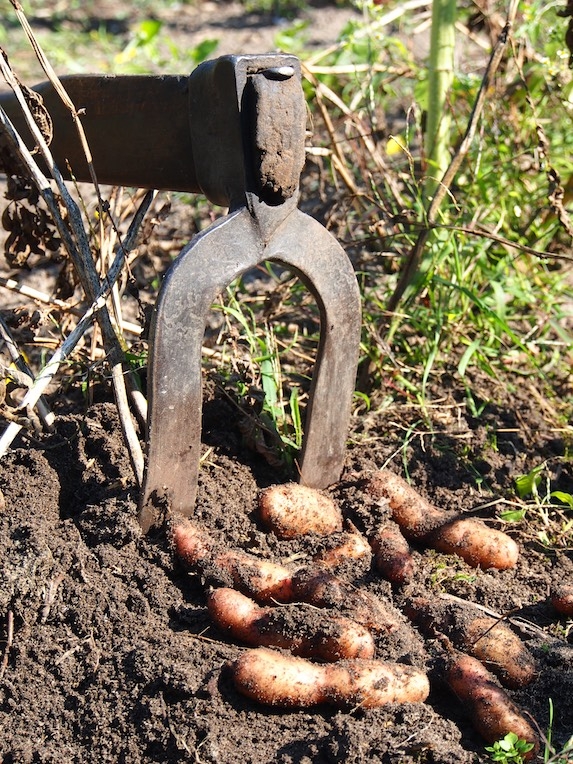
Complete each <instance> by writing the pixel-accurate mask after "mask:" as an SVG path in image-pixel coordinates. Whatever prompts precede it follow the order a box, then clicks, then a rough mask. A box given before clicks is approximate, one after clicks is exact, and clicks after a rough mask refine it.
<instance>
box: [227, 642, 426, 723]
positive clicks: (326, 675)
mask: <svg viewBox="0 0 573 764" xmlns="http://www.w3.org/2000/svg"><path fill="white" fill-rule="evenodd" d="M231 671H232V676H233V680H234V683H235V686H236V688H237V690H238V691H239V692H240V693H242V694H243V695H246V696H247V697H249V698H251V699H253V700H255V701H257V702H258V703H264V704H265V705H268V706H278V707H281V708H308V707H310V706H315V705H318V704H320V703H329V704H331V705H333V706H336V707H338V708H353V707H356V706H363V707H364V708H372V707H375V706H384V705H387V704H388V703H420V702H423V701H424V700H426V698H427V697H428V693H429V684H428V678H427V677H426V675H425V674H424V673H423V672H421V671H419V670H418V669H415V668H413V667H411V666H403V665H400V664H391V663H384V662H382V661H376V660H352V661H342V662H340V663H336V664H329V665H316V664H314V663H311V662H310V661H308V660H305V659H303V658H295V657H293V656H291V655H284V654H283V653H279V652H276V651H274V650H267V649H265V648H259V649H257V650H247V651H245V652H244V653H243V654H242V655H241V656H240V657H239V658H238V659H237V660H236V661H235V662H234V663H233V665H232V666H231Z"/></svg>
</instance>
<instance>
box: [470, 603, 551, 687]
mask: <svg viewBox="0 0 573 764" xmlns="http://www.w3.org/2000/svg"><path fill="white" fill-rule="evenodd" d="M464 642H465V643H466V645H467V646H468V652H471V654H472V655H473V656H474V657H475V658H478V659H479V660H480V661H482V662H483V663H485V664H487V666H488V668H490V669H491V671H493V673H494V674H496V675H497V676H498V677H499V679H500V680H501V682H502V684H504V685H505V686H506V687H510V688H516V687H525V686H526V685H528V684H530V682H532V681H533V680H534V679H535V675H536V665H535V660H534V658H533V656H532V655H531V653H530V652H529V651H528V650H527V649H526V647H525V645H524V644H523V642H522V641H521V640H520V639H519V637H518V636H517V635H516V634H514V633H513V631H512V630H511V629H510V628H509V627H508V626H506V625H505V624H504V623H501V622H500V621H498V620H497V619H496V618H491V617H490V616H482V617H481V618H474V619H473V620H472V621H470V622H469V623H468V624H467V625H466V627H465V630H464ZM470 648H471V649H470Z"/></svg>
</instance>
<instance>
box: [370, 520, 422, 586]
mask: <svg viewBox="0 0 573 764" xmlns="http://www.w3.org/2000/svg"><path fill="white" fill-rule="evenodd" d="M370 545H371V547H372V551H373V552H374V564H375V566H376V569H377V570H378V572H379V573H381V574H382V576H384V578H386V579H387V580H388V581H390V582H391V583H393V584H397V585H398V586H403V585H404V584H406V583H408V581H410V580H411V578H412V576H413V575H414V570H415V565H414V558H413V557H412V553H411V552H410V547H409V546H408V542H407V541H406V539H405V538H404V536H403V535H402V533H401V532H400V528H399V526H398V524H397V523H395V522H392V520H388V521H387V522H386V523H384V524H383V525H381V526H379V527H378V528H377V529H376V532H375V533H374V535H373V536H372V537H371V538H370Z"/></svg>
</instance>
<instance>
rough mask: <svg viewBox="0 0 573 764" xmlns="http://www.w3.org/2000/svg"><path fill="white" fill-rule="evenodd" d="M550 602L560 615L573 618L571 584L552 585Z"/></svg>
mask: <svg viewBox="0 0 573 764" xmlns="http://www.w3.org/2000/svg"><path fill="white" fill-rule="evenodd" d="M551 604H552V605H553V607H554V608H555V610H557V612H558V613H561V615H564V616H566V617H567V618H573V584H556V585H555V586H553V587H552V589H551Z"/></svg>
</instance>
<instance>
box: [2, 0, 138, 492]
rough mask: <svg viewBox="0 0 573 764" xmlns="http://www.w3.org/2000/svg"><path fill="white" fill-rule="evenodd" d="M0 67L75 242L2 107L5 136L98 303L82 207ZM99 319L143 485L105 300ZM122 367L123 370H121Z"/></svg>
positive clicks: (131, 451)
mask: <svg viewBox="0 0 573 764" xmlns="http://www.w3.org/2000/svg"><path fill="white" fill-rule="evenodd" d="M20 10H21V9H20ZM0 69H1V71H2V74H3V75H4V78H5V79H6V82H7V83H8V84H9V85H10V87H11V88H12V90H13V91H14V94H15V95H16V98H17V99H18V102H19V104H20V107H21V109H22V111H23V114H24V117H25V119H26V122H27V124H28V126H29V128H30V131H31V133H32V135H33V137H34V140H35V141H36V143H37V145H38V147H39V149H40V151H41V153H42V156H43V158H44V161H45V162H46V164H47V166H48V168H49V170H50V173H51V175H52V177H53V178H54V180H55V181H56V184H57V186H58V189H59V191H60V193H61V196H62V199H63V201H64V203H65V205H66V208H67V211H68V216H69V220H70V226H71V229H72V231H73V233H74V238H75V242H74V240H73V239H72V237H71V235H70V232H69V229H68V227H67V225H66V224H65V223H64V221H63V219H62V217H61V215H60V212H59V209H58V206H57V204H56V202H55V199H54V194H53V192H52V189H51V186H50V184H49V182H48V180H47V179H46V178H45V176H44V175H43V174H42V173H41V172H40V170H39V168H38V166H37V164H36V162H35V161H34V159H33V157H32V156H31V154H30V152H29V151H28V149H27V148H26V146H25V144H24V143H23V141H22V139H21V138H20V136H19V135H18V134H17V132H16V130H15V129H14V126H13V125H12V123H11V122H10V120H9V118H8V116H7V115H6V113H5V112H4V110H3V109H2V108H1V107H0V122H1V123H2V125H3V126H4V128H5V133H6V135H5V137H6V139H7V140H8V142H9V144H11V148H12V149H13V151H14V153H15V154H16V155H17V156H18V157H19V159H20V160H21V161H22V162H23V163H24V164H25V166H26V167H27V168H28V169H29V172H30V175H31V177H32V179H33V180H34V182H35V183H36V185H37V188H38V190H39V192H40V193H41V195H42V197H43V198H44V200H45V201H46V204H47V205H48V208H49V209H50V212H51V213H52V216H53V218H54V221H55V223H56V227H57V229H58V232H59V233H60V236H61V237H62V241H63V242H64V244H65V246H66V249H67V250H68V252H69V255H70V257H71V258H72V261H73V263H74V266H75V268H76V270H77V273H78V276H79V278H80V281H81V282H82V286H83V288H84V291H85V293H86V295H87V296H88V299H90V300H91V301H92V302H95V299H96V296H97V295H98V293H99V291H100V281H99V277H98V274H97V270H96V268H95V265H94V262H93V260H92V258H91V251H90V246H89V241H88V238H87V234H86V231H85V228H84V224H83V220H82V217H81V213H80V211H79V208H78V206H77V204H76V203H75V201H74V200H73V199H72V197H71V196H70V193H69V191H68V189H67V186H66V184H65V182H64V180H63V178H62V175H61V173H60V171H59V169H58V167H57V166H56V164H55V162H54V159H53V156H52V153H51V152H50V150H49V148H48V145H47V143H46V141H45V139H44V136H43V135H42V133H41V131H40V129H39V127H38V125H37V124H36V122H35V120H34V117H33V115H32V113H31V112H30V109H29V108H28V104H27V103H26V99H25V98H24V94H23V92H22V89H21V87H20V84H19V82H18V80H17V78H16V77H15V76H14V74H13V72H12V69H11V67H10V65H9V64H8V61H7V60H6V58H5V57H4V55H2V52H1V51H0ZM60 86H61V83H60ZM62 89H63V88H62ZM122 250H123V247H122ZM97 318H98V323H99V325H100V327H101V331H102V337H103V341H104V347H105V350H106V354H107V356H108V360H109V364H110V366H111V368H112V380H113V382H114V393H115V399H116V405H117V408H118V413H119V418H120V423H121V427H122V431H123V435H124V438H125V441H126V443H127V444H128V448H129V455H130V459H131V462H132V466H133V470H134V473H135V476H136V479H137V481H138V483H139V484H140V483H141V479H142V476H143V464H144V462H143V452H142V449H141V444H140V443H139V440H138V438H137V434H136V432H135V428H134V425H133V421H132V419H131V414H130V411H129V403H128V399H127V392H126V389H125V380H124V377H123V367H122V363H123V351H122V348H121V346H120V344H119V340H118V338H117V336H116V334H115V331H114V329H113V325H112V323H111V319H110V316H109V313H108V310H107V306H106V304H105V302H104V303H103V304H102V305H101V306H100V308H99V309H98V315H97ZM115 367H119V368H115ZM119 369H121V373H120V371H119Z"/></svg>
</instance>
